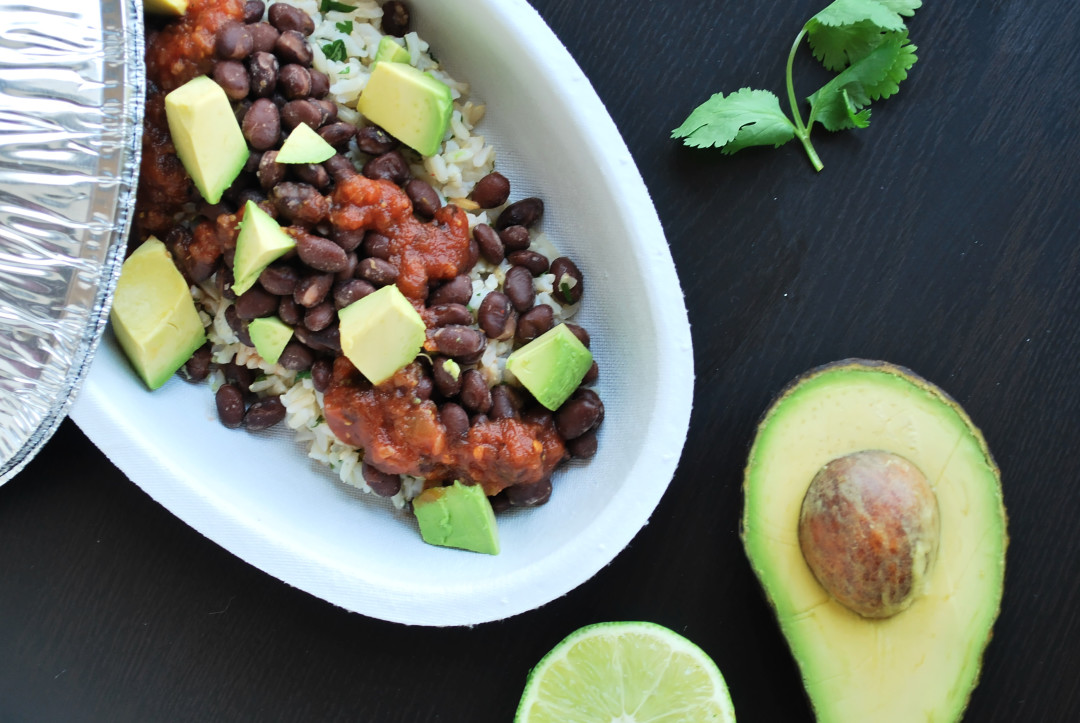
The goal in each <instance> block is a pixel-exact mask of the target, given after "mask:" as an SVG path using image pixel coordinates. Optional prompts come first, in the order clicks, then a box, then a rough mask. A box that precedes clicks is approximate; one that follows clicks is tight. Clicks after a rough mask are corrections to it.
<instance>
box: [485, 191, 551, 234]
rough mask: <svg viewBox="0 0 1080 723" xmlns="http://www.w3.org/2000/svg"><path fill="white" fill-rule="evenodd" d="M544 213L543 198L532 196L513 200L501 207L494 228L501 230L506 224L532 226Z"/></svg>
mask: <svg viewBox="0 0 1080 723" xmlns="http://www.w3.org/2000/svg"><path fill="white" fill-rule="evenodd" d="M543 215H544V202H543V200H541V199H539V198H536V197H532V198H523V199H521V200H520V201H515V202H514V203H511V204H510V205H509V206H507V207H506V208H504V209H503V212H502V213H500V214H499V218H498V220H496V221H495V228H496V230H499V231H501V230H503V229H504V228H506V227H507V226H526V227H528V226H532V225H533V224H534V223H536V222H537V221H539V220H540V219H541V218H542V217H543Z"/></svg>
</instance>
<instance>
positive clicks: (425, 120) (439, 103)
mask: <svg viewBox="0 0 1080 723" xmlns="http://www.w3.org/2000/svg"><path fill="white" fill-rule="evenodd" d="M453 106H454V103H453V98H452V97H451V95H450V87H449V86H448V85H446V83H443V82H442V81H439V80H436V79H435V78H433V77H432V76H430V75H428V74H427V73H425V72H423V71H420V70H417V69H416V68H414V67H413V66H411V65H407V64H405V63H376V64H375V68H374V69H373V70H372V71H371V77H370V78H368V82H367V86H366V87H365V88H364V90H363V91H362V92H361V93H360V100H359V101H357V104H356V109H357V110H358V111H360V113H362V114H363V115H364V117H365V118H367V119H368V120H369V121H371V122H372V123H375V124H376V125H379V126H382V128H383V129H384V130H385V131H386V132H387V133H389V134H390V135H392V136H394V137H395V138H397V139H398V140H399V141H401V142H402V143H404V144H405V145H407V146H410V147H411V148H414V149H415V150H416V151H417V152H419V153H420V154H422V155H425V156H433V155H435V154H436V153H438V152H439V147H440V146H441V145H442V141H443V136H444V135H445V134H446V128H447V126H449V125H450V113H451V111H452V110H453Z"/></svg>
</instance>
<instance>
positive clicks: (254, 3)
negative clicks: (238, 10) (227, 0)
mask: <svg viewBox="0 0 1080 723" xmlns="http://www.w3.org/2000/svg"><path fill="white" fill-rule="evenodd" d="M265 12H266V4H265V3H263V1H262V0H247V2H245V3H244V22H245V23H249V24H250V23H257V22H259V21H260V20H262V18H263V13H265Z"/></svg>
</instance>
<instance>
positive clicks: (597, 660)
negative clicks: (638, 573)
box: [514, 622, 735, 723]
mask: <svg viewBox="0 0 1080 723" xmlns="http://www.w3.org/2000/svg"><path fill="white" fill-rule="evenodd" d="M734 720H735V711H734V709H733V708H732V706H731V696H730V695H729V694H728V689H727V684H725V683H724V676H722V675H721V674H720V670H719V668H717V667H716V663H714V662H713V661H712V659H711V658H709V656H708V655H706V654H705V652H704V651H703V650H702V649H701V648H699V647H698V646H696V645H694V644H693V643H691V642H690V641H689V640H687V639H686V638H684V637H683V636H681V635H679V634H678V633H675V632H673V631H671V630H669V629H668V628H665V627H663V626H662V625H656V624H655V623H640V622H616V623H597V624H595V625H587V626H585V627H583V628H581V629H580V630H577V631H575V632H573V633H571V634H570V635H569V636H567V638H566V639H565V640H563V641H562V642H561V643H559V644H558V645H556V646H555V647H554V648H553V649H552V650H551V652H550V653H548V654H547V655H545V656H544V658H543V659H542V660H541V661H540V662H539V663H538V664H537V666H536V667H535V668H533V670H532V672H531V673H529V679H528V682H526V684H525V692H524V693H523V694H522V696H521V703H519V704H518V709H517V715H516V716H515V717H514V721H515V723H696V722H697V721H709V722H710V723H729V722H733V721H734Z"/></svg>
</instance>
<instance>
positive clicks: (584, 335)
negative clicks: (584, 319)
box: [566, 322, 589, 349]
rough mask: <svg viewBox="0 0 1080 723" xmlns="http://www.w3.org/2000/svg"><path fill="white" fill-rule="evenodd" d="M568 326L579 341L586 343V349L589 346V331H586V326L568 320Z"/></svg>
mask: <svg viewBox="0 0 1080 723" xmlns="http://www.w3.org/2000/svg"><path fill="white" fill-rule="evenodd" d="M566 328H567V329H569V330H570V331H571V332H573V334H574V336H576V337H577V338H578V341H580V342H581V343H582V344H584V345H585V348H586V349H587V348H588V347H589V332H587V331H585V327H583V326H578V325H577V324H571V323H570V322H566Z"/></svg>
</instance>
